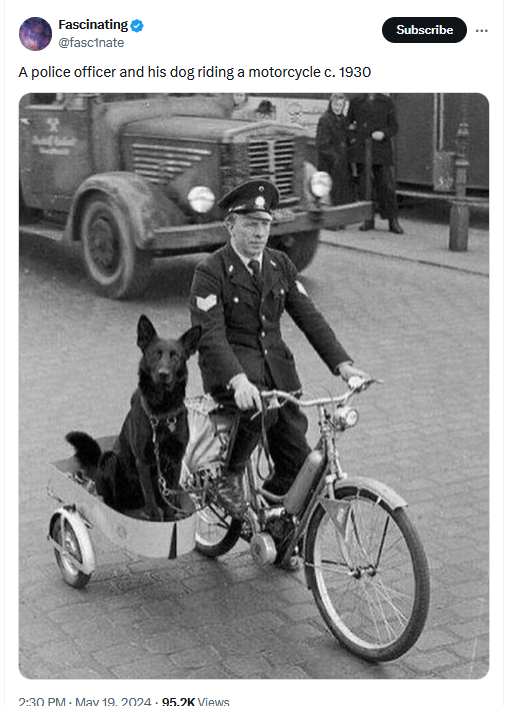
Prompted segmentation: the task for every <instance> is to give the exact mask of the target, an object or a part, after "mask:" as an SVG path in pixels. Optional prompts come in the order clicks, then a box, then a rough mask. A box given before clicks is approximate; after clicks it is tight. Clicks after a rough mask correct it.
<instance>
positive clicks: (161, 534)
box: [48, 437, 197, 588]
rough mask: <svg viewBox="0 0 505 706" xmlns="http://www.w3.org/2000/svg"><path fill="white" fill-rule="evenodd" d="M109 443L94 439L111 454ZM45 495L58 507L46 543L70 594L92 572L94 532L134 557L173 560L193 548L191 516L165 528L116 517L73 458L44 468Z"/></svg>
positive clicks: (165, 524)
mask: <svg viewBox="0 0 505 706" xmlns="http://www.w3.org/2000/svg"><path fill="white" fill-rule="evenodd" d="M114 441H115V437H104V438H101V439H98V442H99V444H100V447H101V448H102V451H106V450H108V449H110V448H112V445H113V443H114ZM48 494H49V495H50V496H51V497H52V498H54V499H55V500H57V501H58V502H59V503H60V507H59V508H58V509H57V510H56V511H55V512H54V513H53V514H52V516H51V520H50V523H49V535H48V538H49V540H50V542H51V543H52V544H53V547H54V551H55V557H56V561H57V563H58V566H59V568H60V570H61V572H62V575H63V578H64V579H65V581H66V582H67V583H69V584H70V585H71V586H74V587H75V588H83V587H84V586H85V585H86V584H87V583H88V581H89V579H90V578H91V574H92V573H93V570H94V569H95V554H94V551H93V545H92V542H91V538H90V530H91V529H94V528H95V527H98V529H100V530H101V532H102V533H103V534H104V535H105V536H106V537H107V538H108V539H109V540H110V541H111V542H113V543H114V544H116V545H117V546H119V547H121V548H122V549H124V550H125V551H127V552H131V553H133V554H137V555H140V556H145V557H152V558H166V559H175V558H177V557H178V556H181V555H183V554H187V553H188V552H191V551H192V550H193V549H194V547H195V532H196V519H197V516H196V512H192V513H191V514H185V515H184V516H183V517H182V519H177V520H175V521H170V522H169V521H167V522H150V521H147V520H145V519H141V517H140V516H139V513H131V514H123V513H120V512H117V511H116V510H113V509H112V508H110V507H108V506H107V505H105V503H104V502H103V501H102V499H101V497H100V496H99V495H97V494H96V491H95V489H94V484H93V483H91V482H90V481H89V480H87V479H86V478H85V477H84V476H83V474H82V469H81V467H80V465H79V463H78V462H77V460H76V459H75V458H74V457H72V458H69V459H64V460H61V461H55V462H54V463H52V464H51V465H50V469H49V481H48ZM188 506H189V507H191V502H189V503H188ZM135 515H137V516H135Z"/></svg>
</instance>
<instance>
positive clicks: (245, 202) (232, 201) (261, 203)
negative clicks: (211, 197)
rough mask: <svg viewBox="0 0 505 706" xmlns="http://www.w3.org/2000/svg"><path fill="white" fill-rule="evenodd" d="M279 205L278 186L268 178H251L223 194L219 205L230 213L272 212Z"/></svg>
mask: <svg viewBox="0 0 505 706" xmlns="http://www.w3.org/2000/svg"><path fill="white" fill-rule="evenodd" d="M278 205H279V192H278V190H277V187H276V186H275V185H274V184H272V182H271V181H268V180H267V179H251V180H250V181H246V182H244V183H243V184H240V185H239V186H237V187H236V188H235V189H233V190H232V191H230V192H229V193H228V194H226V195H225V196H223V198H222V199H221V201H219V203H218V206H219V207H220V208H222V209H223V211H224V212H225V213H226V214H228V213H253V212H255V211H260V212H263V213H271V212H272V211H273V210H274V209H275V208H277V206H278Z"/></svg>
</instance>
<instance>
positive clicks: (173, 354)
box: [170, 351, 179, 360]
mask: <svg viewBox="0 0 505 706" xmlns="http://www.w3.org/2000/svg"><path fill="white" fill-rule="evenodd" d="M178 357H179V356H178V355H177V352H176V351H170V360H175V359H176V358H178Z"/></svg>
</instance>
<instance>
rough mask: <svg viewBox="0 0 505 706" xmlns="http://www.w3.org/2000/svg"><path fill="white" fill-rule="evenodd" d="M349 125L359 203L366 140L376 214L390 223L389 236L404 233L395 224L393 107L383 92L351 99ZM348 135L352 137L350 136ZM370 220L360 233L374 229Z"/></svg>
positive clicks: (396, 129)
mask: <svg viewBox="0 0 505 706" xmlns="http://www.w3.org/2000/svg"><path fill="white" fill-rule="evenodd" d="M349 123H350V128H351V130H352V133H353V135H354V137H353V138H351V142H352V148H351V149H352V152H353V156H352V157H351V159H353V161H355V162H356V165H357V168H358V192H359V197H360V200H364V198H365V186H366V184H365V181H366V174H365V164H366V141H367V139H370V138H371V140H372V178H373V193H374V201H376V202H377V205H378V210H379V215H380V217H381V218H385V219H387V220H388V221H389V230H390V232H391V233H398V234H399V235H402V234H403V228H402V227H401V225H400V224H399V223H398V203H397V200H396V185H395V180H394V176H393V169H394V167H393V146H392V141H391V140H392V138H393V137H394V136H395V135H396V133H397V132H398V121H397V119H396V109H395V104H394V103H393V101H392V100H391V98H390V97H389V96H386V95H385V94H384V93H366V94H365V95H363V96H358V97H356V98H353V99H352V100H351V105H350V108H349ZM352 133H351V134H352ZM374 227H375V222H374V220H373V218H372V220H370V221H365V222H364V223H363V225H362V226H361V227H360V230H373V229H374Z"/></svg>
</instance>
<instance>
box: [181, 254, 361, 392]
mask: <svg viewBox="0 0 505 706" xmlns="http://www.w3.org/2000/svg"><path fill="white" fill-rule="evenodd" d="M297 275H298V273H297V270H296V268H295V266H294V265H293V264H292V262H291V261H290V260H289V258H288V257H287V256H286V255H285V254H284V253H282V252H280V251H278V250H272V249H270V248H267V249H266V250H265V251H264V254H263V269H262V278H263V286H262V289H261V291H260V289H259V288H258V287H257V285H256V284H255V283H254V281H253V279H252V277H251V274H250V272H249V271H248V268H247V267H246V266H245V265H244V263H243V262H242V260H241V259H240V258H239V256H238V255H237V253H236V252H235V251H234V249H233V248H232V247H231V245H230V244H228V245H225V246H224V247H222V248H221V249H220V250H218V251H217V252H215V253H213V254H212V255H210V256H209V257H208V258H207V260H206V261H205V262H203V263H201V264H199V265H198V267H197V268H196V272H195V276H194V279H193V285H192V289H191V301H190V308H191V320H192V323H193V324H194V325H197V324H199V325H200V326H202V329H203V333H202V337H201V339H200V345H199V365H200V369H201V372H202V378H203V384H204V389H205V391H206V392H210V393H211V394H212V395H213V396H215V397H218V398H219V397H221V396H223V395H224V394H225V393H226V392H228V394H229V390H228V383H229V382H230V380H231V378H233V377H234V376H235V375H237V374H238V373H245V374H246V375H247V377H248V378H249V380H250V381H251V382H252V383H253V384H255V385H257V386H258V387H259V388H263V389H265V388H271V387H272V386H274V387H275V388H277V389H279V390H284V391H291V392H295V391H298V390H299V389H300V387H301V384H300V380H299V377H298V374H297V371H296V368H295V363H294V359H293V355H292V353H291V351H290V350H289V349H288V347H287V346H286V344H285V343H284V341H283V340H282V337H281V329H280V320H281V316H282V314H283V312H284V310H286V311H287V312H288V314H289V315H290V316H291V318H292V319H293V320H294V322H295V323H296V324H297V326H298V327H299V328H300V329H301V330H302V331H303V333H304V334H305V335H306V337H307V338H308V340H309V341H310V343H311V344H312V346H313V347H314V348H315V350H316V351H317V353H318V354H319V355H320V357H321V358H322V359H323V361H324V362H325V363H326V364H327V365H328V367H329V368H330V370H331V371H332V372H336V370H337V366H338V365H339V364H340V363H343V362H345V361H348V360H350V357H349V355H348V354H347V353H346V352H345V350H344V349H343V347H342V346H341V345H340V343H339V342H338V341H337V339H336V337H335V334H334V333H333V331H332V329H331V327H330V326H329V324H328V323H327V322H326V320H325V319H324V318H323V316H322V315H321V314H320V313H319V311H318V310H317V309H316V307H315V306H314V304H313V302H312V301H311V299H310V298H309V296H308V295H307V293H306V291H305V289H304V287H303V285H302V284H301V282H300V281H299V279H298V277H297Z"/></svg>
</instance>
